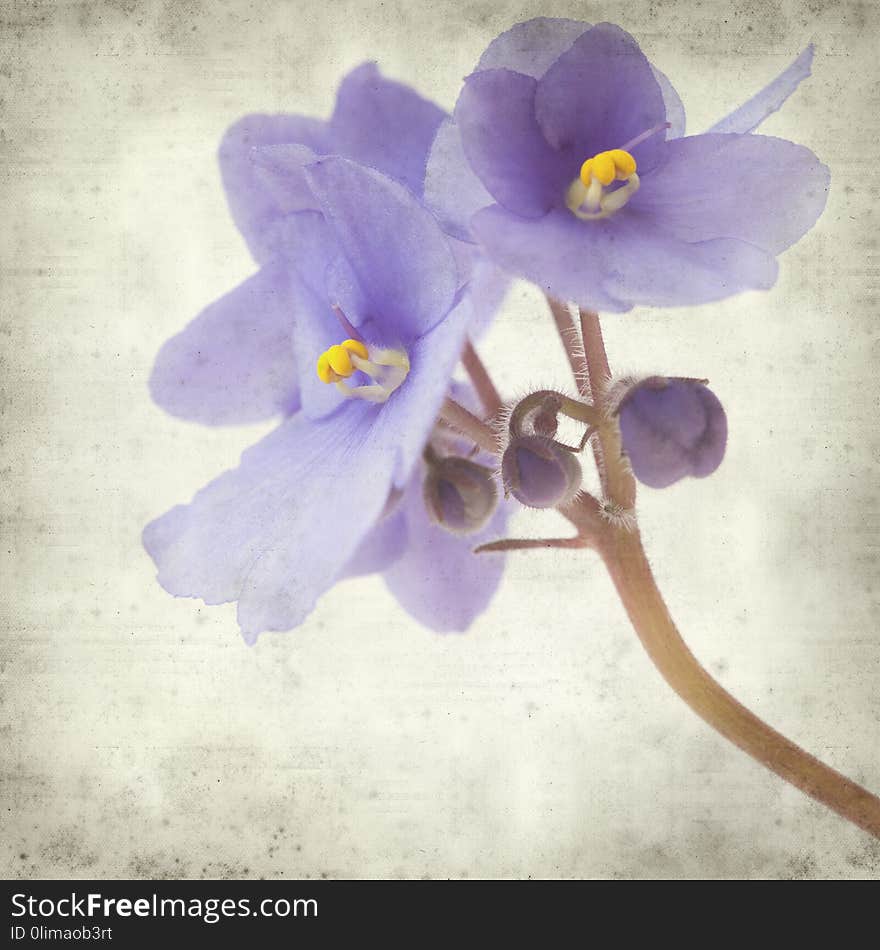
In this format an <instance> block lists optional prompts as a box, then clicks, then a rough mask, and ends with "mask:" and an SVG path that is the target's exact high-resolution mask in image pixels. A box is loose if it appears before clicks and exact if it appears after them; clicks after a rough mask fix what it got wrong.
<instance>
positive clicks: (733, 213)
mask: <svg viewBox="0 0 880 950" xmlns="http://www.w3.org/2000/svg"><path fill="white" fill-rule="evenodd" d="M828 187H829V172H828V168H827V166H825V165H823V164H822V163H821V162H820V161H819V160H818V159H817V158H816V156H815V155H814V154H813V153H812V152H811V151H810V150H809V149H807V148H804V147H803V146H802V145H795V144H794V143H793V142H788V141H786V140H785V139H778V138H773V137H771V136H767V135H754V134H744V135H736V134H726V135H721V134H713V135H693V136H688V137H687V138H683V139H675V140H674V141H671V142H667V143H665V144H664V146H663V162H662V165H660V166H659V167H658V168H656V169H655V170H654V171H653V172H651V174H650V175H648V176H646V177H645V178H644V179H643V181H642V187H641V189H640V190H639V191H638V192H637V193H636V194H635V196H634V197H633V199H632V200H631V201H630V205H629V208H631V209H632V210H633V211H638V212H639V213H641V214H645V215H650V216H651V218H652V221H653V222H654V224H656V226H657V227H659V228H662V229H663V230H664V231H666V232H668V233H669V234H671V235H673V236H675V237H677V238H680V239H681V240H684V241H706V240H710V239H712V238H718V237H733V238H738V239H739V240H742V241H749V242H750V243H752V244H756V245H757V246H758V247H761V248H763V249H764V250H767V251H769V252H770V253H772V254H778V253H780V252H781V251H783V250H785V249H786V248H787V247H789V246H790V245H792V244H794V242H795V241H797V240H798V239H799V238H801V237H803V235H804V234H805V233H806V232H807V231H809V230H810V228H811V227H812V226H813V224H815V222H816V219H817V218H818V217H819V215H820V214H821V213H822V209H823V208H824V207H825V202H826V200H827V197H828ZM629 208H628V209H627V210H629Z"/></svg>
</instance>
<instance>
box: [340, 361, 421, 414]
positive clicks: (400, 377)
mask: <svg viewBox="0 0 880 950" xmlns="http://www.w3.org/2000/svg"><path fill="white" fill-rule="evenodd" d="M351 362H352V365H353V366H354V368H355V369H358V370H360V371H361V372H362V373H364V374H365V375H367V376H369V377H370V379H372V380H373V382H372V383H370V384H369V385H365V386H349V385H348V384H347V383H344V382H343V381H342V380H337V382H336V388H337V389H338V390H339V391H340V392H341V393H342V394H343V395H344V396H352V397H355V398H357V399H364V400H366V401H367V402H375V403H383V402H386V401H387V400H388V398H389V397H390V396H391V395H392V393H394V392H396V391H397V390H398V389H399V388H400V386H401V385H402V383H403V381H404V380H405V379H406V377H407V375H408V374H409V357H408V356H407V355H406V353H404V352H403V351H401V350H370V358H369V359H367V360H365V359H363V358H362V357H360V356H358V355H357V354H355V353H352V354H351Z"/></svg>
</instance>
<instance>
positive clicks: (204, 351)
mask: <svg viewBox="0 0 880 950" xmlns="http://www.w3.org/2000/svg"><path fill="white" fill-rule="evenodd" d="M292 336H293V295H292V290H291V284H290V276H289V274H288V273H287V270H286V268H285V267H284V266H283V265H282V264H278V263H274V264H267V265H266V266H265V267H263V269H262V270H260V271H259V272H258V273H256V274H254V275H253V276H252V277H249V278H248V279H247V280H246V281H244V283H242V284H239V286H238V287H236V288H235V289H234V290H232V291H230V292H229V293H228V294H226V295H225V296H223V297H220V299H219V300H215V301H214V303H212V304H209V305H208V306H207V307H206V308H205V309H204V310H203V311H202V312H201V313H200V314H199V315H198V316H197V317H196V318H195V319H194V320H193V321H192V322H191V323H190V324H189V325H188V326H187V327H186V328H185V329H183V330H182V331H181V332H180V333H178V334H177V335H176V336H173V337H171V339H170V340H167V341H166V342H165V344H164V345H163V346H162V349H161V350H160V351H159V354H158V356H157V357H156V362H155V365H154V366H153V372H152V374H151V376H150V392H151V394H152V397H153V399H154V400H155V401H156V402H157V403H158V404H159V405H160V406H161V407H162V408H163V409H165V410H166V411H167V412H170V413H171V414H172V415H175V416H179V417H180V418H182V419H189V420H190V421H192V422H201V423H203V424H204V425H227V424H237V423H245V422H257V421H260V420H262V419H269V418H271V417H272V416H275V415H278V414H290V413H292V412H294V411H295V410H296V409H297V407H298V405H299V391H298V387H297V373H296V366H295V362H294V355H293V344H292Z"/></svg>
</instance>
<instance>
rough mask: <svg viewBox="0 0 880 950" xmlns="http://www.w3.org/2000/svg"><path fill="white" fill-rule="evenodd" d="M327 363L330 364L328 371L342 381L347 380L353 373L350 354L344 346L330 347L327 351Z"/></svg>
mask: <svg viewBox="0 0 880 950" xmlns="http://www.w3.org/2000/svg"><path fill="white" fill-rule="evenodd" d="M327 362H328V363H329V364H330V369H332V370H333V372H334V373H336V375H337V376H341V377H342V378H343V379H346V378H348V377H349V376H351V374H352V373H353V372H354V366H353V365H352V362H351V354H350V353H349V352H348V350H347V349H345V347H344V346H339V345H338V344H337V345H336V346H331V347H330V349H329V350H327Z"/></svg>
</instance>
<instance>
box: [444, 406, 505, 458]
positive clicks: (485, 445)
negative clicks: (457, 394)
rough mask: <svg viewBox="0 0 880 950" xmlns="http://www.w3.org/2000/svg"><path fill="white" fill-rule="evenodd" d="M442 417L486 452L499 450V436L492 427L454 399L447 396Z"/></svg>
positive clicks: (492, 452) (451, 426)
mask: <svg viewBox="0 0 880 950" xmlns="http://www.w3.org/2000/svg"><path fill="white" fill-rule="evenodd" d="M440 418H441V419H442V420H443V422H445V423H446V424H447V425H448V426H449V427H450V428H452V429H455V431H456V432H460V433H461V434H462V435H463V436H466V437H467V438H468V439H470V440H471V441H472V442H473V443H474V444H475V445H478V446H479V447H480V448H481V449H483V450H485V451H486V452H489V453H490V454H492V455H495V454H496V453H497V452H498V438H497V436H496V435H495V433H494V432H493V431H492V429H491V428H490V427H489V426H487V425H486V423H485V422H483V420H482V419H480V418H479V417H477V416H475V415H474V414H473V413H472V412H471V411H470V410H468V409H465V407H464V406H462V405H461V404H460V403H457V402H456V401H455V400H454V399H449V398H448V397H447V398H446V399H445V400H444V401H443V408H442V409H441V410H440Z"/></svg>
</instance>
